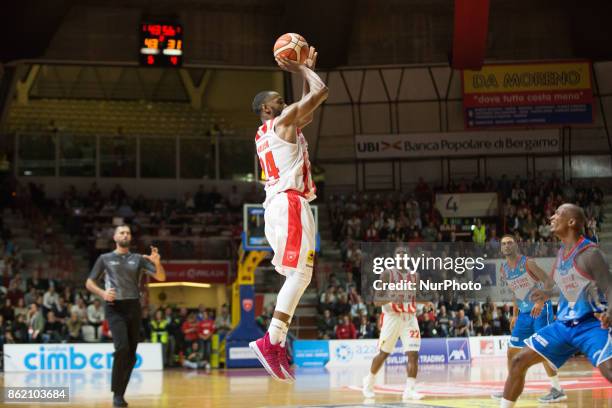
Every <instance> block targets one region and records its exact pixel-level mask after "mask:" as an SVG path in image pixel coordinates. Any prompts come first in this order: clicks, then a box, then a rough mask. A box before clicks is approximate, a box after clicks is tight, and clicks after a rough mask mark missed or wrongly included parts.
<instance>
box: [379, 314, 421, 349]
mask: <svg viewBox="0 0 612 408" xmlns="http://www.w3.org/2000/svg"><path fill="white" fill-rule="evenodd" d="M381 320H382V326H381V328H380V338H379V339H378V348H379V350H381V351H384V352H385V353H389V354H391V353H393V350H394V349H395V344H396V343H397V339H398V338H401V339H402V348H403V350H404V353H407V352H409V351H419V349H420V348H421V332H420V330H419V322H418V321H417V319H416V316H415V315H414V314H412V313H383V314H382V316H381Z"/></svg>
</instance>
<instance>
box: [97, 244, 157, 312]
mask: <svg viewBox="0 0 612 408" xmlns="http://www.w3.org/2000/svg"><path fill="white" fill-rule="evenodd" d="M143 271H144V272H145V273H146V274H148V275H150V276H154V275H155V265H154V264H153V263H152V262H151V261H149V260H147V259H145V258H143V257H142V255H140V254H133V253H131V252H128V253H127V254H118V253H116V252H115V251H113V252H107V253H105V254H102V255H100V256H99V257H98V259H97V260H96V263H95V264H94V266H93V268H92V269H91V272H90V273H89V278H90V279H92V280H94V281H97V280H98V279H100V278H101V277H102V274H104V290H106V289H110V288H114V289H115V292H116V295H117V296H116V297H115V299H117V300H124V299H139V298H140V289H139V284H140V278H141V276H142V275H141V273H142V272H143Z"/></svg>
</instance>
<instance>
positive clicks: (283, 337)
mask: <svg viewBox="0 0 612 408" xmlns="http://www.w3.org/2000/svg"><path fill="white" fill-rule="evenodd" d="M290 324H291V320H289V321H288V322H287V323H285V327H284V328H283V333H282V336H281V340H280V344H281V346H283V347H285V344H286V343H287V333H289V325H290Z"/></svg>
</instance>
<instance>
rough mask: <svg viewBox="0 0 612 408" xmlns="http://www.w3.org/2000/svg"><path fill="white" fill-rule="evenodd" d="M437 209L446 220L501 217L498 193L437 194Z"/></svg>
mask: <svg viewBox="0 0 612 408" xmlns="http://www.w3.org/2000/svg"><path fill="white" fill-rule="evenodd" d="M436 208H437V209H438V211H440V214H441V215H442V217H444V218H462V217H467V218H470V217H495V216H497V215H499V210H498V200H497V193H465V194H460V193H459V194H436Z"/></svg>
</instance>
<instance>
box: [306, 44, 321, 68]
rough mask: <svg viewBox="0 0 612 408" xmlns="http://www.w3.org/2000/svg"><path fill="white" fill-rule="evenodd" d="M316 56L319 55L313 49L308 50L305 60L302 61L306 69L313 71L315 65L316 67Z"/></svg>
mask: <svg viewBox="0 0 612 408" xmlns="http://www.w3.org/2000/svg"><path fill="white" fill-rule="evenodd" d="M318 56H319V53H318V52H317V50H316V49H315V47H312V46H311V47H310V50H309V51H308V58H306V60H305V61H304V65H306V66H307V67H308V68H310V69H312V70H313V71H314V69H315V65H317V57H318Z"/></svg>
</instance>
